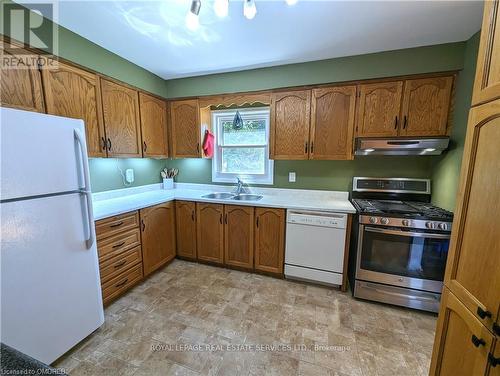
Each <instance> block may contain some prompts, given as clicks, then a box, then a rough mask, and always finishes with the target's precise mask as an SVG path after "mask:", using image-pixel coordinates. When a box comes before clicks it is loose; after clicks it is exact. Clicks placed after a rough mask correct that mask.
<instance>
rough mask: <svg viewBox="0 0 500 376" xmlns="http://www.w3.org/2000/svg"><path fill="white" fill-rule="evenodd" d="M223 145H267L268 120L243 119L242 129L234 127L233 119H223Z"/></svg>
mask: <svg viewBox="0 0 500 376" xmlns="http://www.w3.org/2000/svg"><path fill="white" fill-rule="evenodd" d="M221 136H222V137H221V139H222V142H221V144H222V145H265V144H266V120H265V119H258V118H257V119H251V120H248V119H247V120H245V119H243V127H242V128H241V129H234V128H233V119H230V120H229V119H222V120H221Z"/></svg>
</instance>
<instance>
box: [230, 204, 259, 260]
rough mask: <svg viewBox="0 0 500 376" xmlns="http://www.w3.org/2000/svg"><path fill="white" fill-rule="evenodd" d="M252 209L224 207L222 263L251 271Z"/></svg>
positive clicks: (234, 206)
mask: <svg viewBox="0 0 500 376" xmlns="http://www.w3.org/2000/svg"><path fill="white" fill-rule="evenodd" d="M253 226H254V208H253V207H252V206H236V205H224V263H225V264H226V265H231V266H237V267H241V268H245V269H253V250H254V249H253V242H254V234H253V233H254V231H253V230H254V227H253Z"/></svg>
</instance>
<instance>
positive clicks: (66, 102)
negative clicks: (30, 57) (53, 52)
mask: <svg viewBox="0 0 500 376" xmlns="http://www.w3.org/2000/svg"><path fill="white" fill-rule="evenodd" d="M42 79H43V91H44V94H45V104H46V106H47V113H49V114H52V115H58V116H65V117H70V118H75V119H83V121H84V122H85V133H86V136H87V149H88V153H89V157H105V156H106V138H105V134H104V123H103V119H102V102H101V88H100V85H99V78H98V77H97V75H95V74H93V73H89V72H86V71H84V70H82V69H78V68H75V67H72V66H70V65H68V64H64V63H62V62H59V63H58V68H57V69H43V70H42Z"/></svg>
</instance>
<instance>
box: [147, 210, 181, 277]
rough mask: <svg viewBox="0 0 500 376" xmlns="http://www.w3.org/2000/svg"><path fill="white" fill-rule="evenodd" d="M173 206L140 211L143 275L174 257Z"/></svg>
mask: <svg viewBox="0 0 500 376" xmlns="http://www.w3.org/2000/svg"><path fill="white" fill-rule="evenodd" d="M174 212H175V206H174V203H173V202H166V203H164V204H159V205H155V206H151V207H149V208H145V209H141V210H140V216H141V231H142V258H143V265H144V275H145V276H146V275H148V274H151V273H152V272H154V271H155V270H157V269H158V268H160V267H161V266H162V265H164V264H166V263H167V262H168V261H170V260H172V259H173V258H174V257H175V213H174Z"/></svg>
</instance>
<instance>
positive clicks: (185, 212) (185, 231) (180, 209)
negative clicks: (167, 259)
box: [175, 201, 196, 260]
mask: <svg viewBox="0 0 500 376" xmlns="http://www.w3.org/2000/svg"><path fill="white" fill-rule="evenodd" d="M175 218H176V221H175V224H176V228H177V255H178V256H181V257H186V258H189V259H193V260H195V259H196V203H195V202H191V201H176V202H175Z"/></svg>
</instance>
